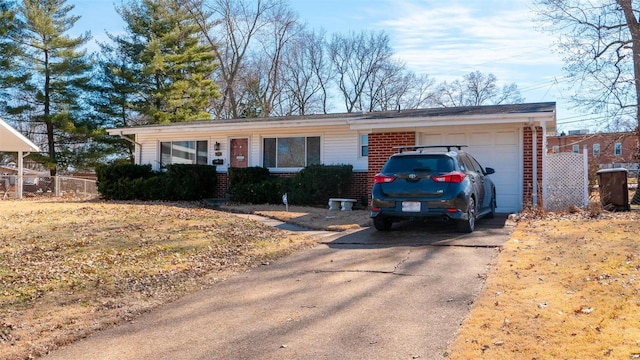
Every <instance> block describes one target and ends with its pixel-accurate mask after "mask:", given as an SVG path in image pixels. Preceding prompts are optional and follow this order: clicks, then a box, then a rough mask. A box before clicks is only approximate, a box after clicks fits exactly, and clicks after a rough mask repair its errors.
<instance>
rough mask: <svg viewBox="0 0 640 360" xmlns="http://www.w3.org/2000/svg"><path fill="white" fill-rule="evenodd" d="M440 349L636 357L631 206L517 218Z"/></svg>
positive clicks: (639, 307) (637, 264) (639, 219)
mask: <svg viewBox="0 0 640 360" xmlns="http://www.w3.org/2000/svg"><path fill="white" fill-rule="evenodd" d="M591 216H595V218H591ZM449 356H450V358H451V359H492V360H498V359H640V212H638V211H637V210H634V211H633V212H631V213H601V214H598V213H596V214H593V213H589V212H588V211H585V212H582V213H577V214H571V215H567V214H564V215H544V214H543V216H542V217H541V218H533V219H528V220H524V221H521V222H520V223H519V224H518V226H517V228H516V230H515V232H514V233H513V234H512V236H511V239H510V240H509V241H508V243H507V244H506V245H505V246H504V248H503V250H502V252H501V253H500V255H499V257H498V259H497V263H496V266H494V267H493V268H492V270H491V271H490V273H489V275H488V278H487V282H486V284H485V288H484V289H483V291H482V293H481V294H480V295H479V297H478V299H477V301H476V302H475V303H474V305H473V307H472V310H471V313H470V315H469V317H468V318H467V319H466V320H465V322H464V323H463V326H462V328H461V329H460V331H459V332H458V334H457V337H456V340H455V341H454V343H453V344H452V345H451V347H450V354H449Z"/></svg>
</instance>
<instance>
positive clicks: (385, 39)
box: [329, 31, 393, 112]
mask: <svg viewBox="0 0 640 360" xmlns="http://www.w3.org/2000/svg"><path fill="white" fill-rule="evenodd" d="M391 55H393V52H392V50H391V46H390V45H389V36H388V35H387V34H386V33H384V32H378V33H375V32H365V31H363V32H361V33H359V34H356V33H353V32H352V33H349V34H348V35H340V34H335V35H333V38H332V39H331V42H330V43H329V56H330V58H331V63H332V65H333V68H334V71H335V73H336V76H337V80H336V81H337V84H338V88H339V90H340V93H341V95H342V96H343V98H344V105H345V107H346V110H347V112H353V111H357V110H364V109H363V108H362V101H363V100H362V96H363V92H364V91H365V87H366V86H367V82H369V79H370V78H371V77H372V76H373V75H374V74H375V73H376V72H377V71H379V70H380V69H381V67H382V66H384V65H385V64H387V60H388V59H389V58H390V57H391Z"/></svg>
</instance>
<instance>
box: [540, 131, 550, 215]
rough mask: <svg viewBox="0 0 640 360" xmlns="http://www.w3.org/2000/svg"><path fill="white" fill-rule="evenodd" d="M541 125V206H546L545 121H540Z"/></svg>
mask: <svg viewBox="0 0 640 360" xmlns="http://www.w3.org/2000/svg"><path fill="white" fill-rule="evenodd" d="M540 126H541V127H542V151H541V152H540V153H541V154H542V207H543V208H546V204H547V191H548V189H547V180H548V179H547V171H546V170H547V153H548V152H547V150H548V148H547V123H546V121H542V122H540Z"/></svg>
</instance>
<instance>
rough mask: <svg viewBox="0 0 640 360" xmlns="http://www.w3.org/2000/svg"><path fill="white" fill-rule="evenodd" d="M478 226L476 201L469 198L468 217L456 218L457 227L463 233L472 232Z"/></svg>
mask: <svg viewBox="0 0 640 360" xmlns="http://www.w3.org/2000/svg"><path fill="white" fill-rule="evenodd" d="M475 227H476V202H475V201H474V200H473V198H470V199H469V207H468V209H467V219H461V220H456V229H457V230H458V232H461V233H471V232H473V230H474V229H475Z"/></svg>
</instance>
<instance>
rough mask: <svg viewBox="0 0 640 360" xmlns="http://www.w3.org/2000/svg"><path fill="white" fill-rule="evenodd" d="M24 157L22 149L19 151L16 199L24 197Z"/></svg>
mask: <svg viewBox="0 0 640 360" xmlns="http://www.w3.org/2000/svg"><path fill="white" fill-rule="evenodd" d="M23 173H24V157H23V155H22V151H18V177H17V178H16V199H22V189H23V185H24V182H23V181H24V179H23Z"/></svg>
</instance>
